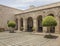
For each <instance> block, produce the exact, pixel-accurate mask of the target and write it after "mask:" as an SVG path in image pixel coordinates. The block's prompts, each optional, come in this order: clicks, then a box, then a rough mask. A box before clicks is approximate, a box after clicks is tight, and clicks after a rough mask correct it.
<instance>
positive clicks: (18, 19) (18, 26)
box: [18, 18, 20, 31]
mask: <svg viewBox="0 0 60 46" xmlns="http://www.w3.org/2000/svg"><path fill="white" fill-rule="evenodd" d="M18 31H20V18H18Z"/></svg>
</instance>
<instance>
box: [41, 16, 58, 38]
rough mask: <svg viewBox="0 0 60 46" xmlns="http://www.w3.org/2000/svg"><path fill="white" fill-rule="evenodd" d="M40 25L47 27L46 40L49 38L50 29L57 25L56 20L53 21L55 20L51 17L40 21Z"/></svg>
mask: <svg viewBox="0 0 60 46" xmlns="http://www.w3.org/2000/svg"><path fill="white" fill-rule="evenodd" d="M42 25H43V26H44V27H48V29H49V30H48V32H49V35H46V36H47V37H48V38H51V36H52V35H51V33H50V27H55V26H56V25H57V22H56V20H55V18H54V17H52V16H47V17H45V18H44V19H43V21H42Z"/></svg>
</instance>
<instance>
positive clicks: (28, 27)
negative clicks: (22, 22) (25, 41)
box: [27, 17, 33, 32]
mask: <svg viewBox="0 0 60 46" xmlns="http://www.w3.org/2000/svg"><path fill="white" fill-rule="evenodd" d="M32 28H33V19H32V17H29V18H28V19H27V31H28V32H32V31H33V30H32Z"/></svg>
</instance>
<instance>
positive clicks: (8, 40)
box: [0, 32, 60, 46]
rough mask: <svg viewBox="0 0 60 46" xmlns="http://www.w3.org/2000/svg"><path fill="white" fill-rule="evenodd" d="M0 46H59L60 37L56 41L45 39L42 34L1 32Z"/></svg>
mask: <svg viewBox="0 0 60 46" xmlns="http://www.w3.org/2000/svg"><path fill="white" fill-rule="evenodd" d="M0 46H60V36H59V35H58V38H57V39H47V38H44V35H42V34H38V35H37V34H35V33H31V32H16V33H9V32H1V33H0Z"/></svg>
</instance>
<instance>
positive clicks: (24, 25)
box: [23, 18, 27, 31]
mask: <svg viewBox="0 0 60 46" xmlns="http://www.w3.org/2000/svg"><path fill="white" fill-rule="evenodd" d="M23 28H24V29H23V31H26V29H27V20H26V19H25V18H24V19H23Z"/></svg>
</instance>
